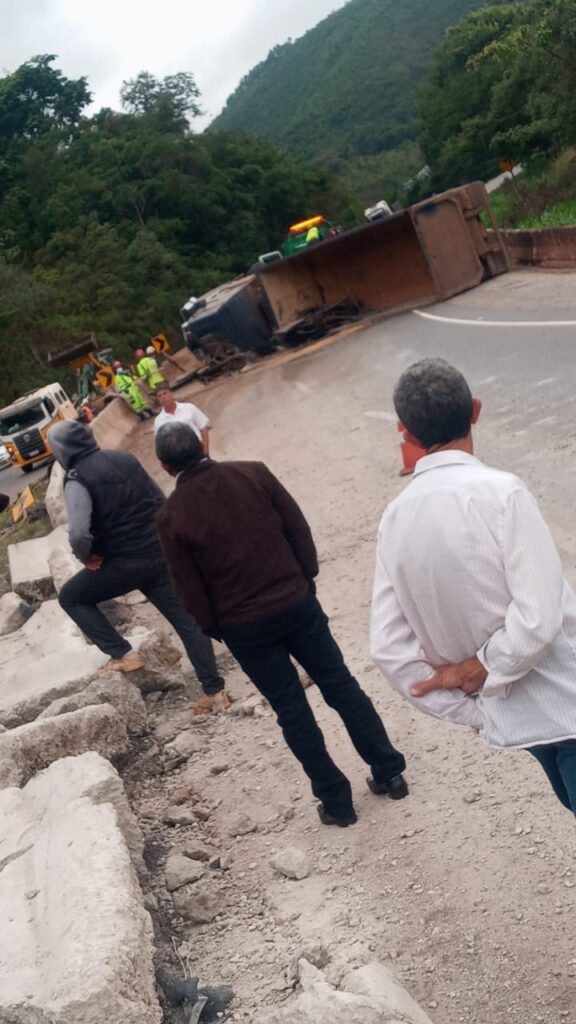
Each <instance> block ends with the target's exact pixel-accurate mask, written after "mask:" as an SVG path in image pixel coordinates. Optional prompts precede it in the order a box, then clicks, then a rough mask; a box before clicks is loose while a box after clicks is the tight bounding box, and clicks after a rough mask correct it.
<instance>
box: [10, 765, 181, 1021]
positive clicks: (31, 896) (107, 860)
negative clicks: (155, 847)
mask: <svg viewBox="0 0 576 1024" xmlns="http://www.w3.org/2000/svg"><path fill="white" fill-rule="evenodd" d="M131 817H132V816H131V813H130V810H129V808H128V804H127V801H126V796H125V794H124V790H123V786H122V783H121V781H120V779H119V777H118V775H117V773H116V772H115V771H114V769H113V768H112V766H111V765H110V764H108V763H107V762H106V761H104V760H103V759H102V758H100V757H99V756H98V755H97V754H93V753H89V754H84V755H82V756H81V757H75V758H66V759H64V760H62V761H58V762H57V763H56V764H53V765H52V766H51V767H50V768H48V769H47V770H46V771H44V772H42V773H40V774H39V775H37V776H36V777H35V778H34V779H32V780H31V781H30V782H29V783H28V785H27V786H25V788H24V789H22V790H19V789H6V790H4V791H3V792H0V850H1V851H2V854H1V859H0V868H1V870H0V905H1V906H2V928H1V929H0V977H1V978H2V984H1V985H0V1021H3V1022H6V1024H8V1022H9V1024H160V1022H161V1020H162V1014H161V1011H160V1007H159V1005H158V1001H157V998H156V992H155V985H154V973H153V962H152V927H151V922H150V917H149V915H148V913H147V912H146V911H145V909H144V906H143V902H142V894H141V891H140V888H139V885H138V881H137V877H136V873H135V870H134V866H133V864H132V862H131V858H130V853H129V849H128V846H129V843H130V842H132V841H133V833H134V829H135V828H136V826H135V823H134V822H133V819H132V826H131V827H130V824H129V822H130V819H131ZM127 828H128V832H129V835H128V836H127V835H126V829H127Z"/></svg>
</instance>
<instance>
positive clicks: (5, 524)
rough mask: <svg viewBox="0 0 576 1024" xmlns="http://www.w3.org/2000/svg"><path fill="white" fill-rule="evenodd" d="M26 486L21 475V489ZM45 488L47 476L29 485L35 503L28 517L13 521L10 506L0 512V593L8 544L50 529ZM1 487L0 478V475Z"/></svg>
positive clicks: (27, 538)
mask: <svg viewBox="0 0 576 1024" xmlns="http://www.w3.org/2000/svg"><path fill="white" fill-rule="evenodd" d="M26 486H27V482H26V478H25V477H24V475H23V476H22V487H21V490H24V488H25V487H26ZM47 488H48V478H47V477H46V478H43V479H41V480H38V481H37V482H36V483H34V484H32V485H31V488H30V490H31V491H32V494H33V495H34V497H35V498H36V502H37V505H36V506H34V509H33V510H32V511H33V512H34V515H33V516H31V518H30V519H23V520H20V522H18V523H15V522H14V520H13V519H12V510H11V509H10V508H8V509H6V511H5V512H2V513H1V514H0V594H1V593H2V592H3V586H2V577H3V576H5V574H6V573H7V572H8V545H9V544H17V543H18V542H19V541H21V540H31V539H32V538H33V537H45V536H46V534H48V533H50V532H51V530H52V524H51V523H50V520H49V518H48V515H47V514H46V513H45V512H44V500H45V498H46V490H47ZM1 489H2V479H1V477H0V490H1Z"/></svg>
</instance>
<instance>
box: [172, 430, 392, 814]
mask: <svg viewBox="0 0 576 1024" xmlns="http://www.w3.org/2000/svg"><path fill="white" fill-rule="evenodd" d="M156 454H157V456H158V458H159V459H160V461H161V463H162V465H163V466H164V468H165V469H166V470H167V471H168V472H169V473H170V474H171V475H172V476H176V477H177V482H176V490H175V491H174V493H173V494H172V495H171V497H170V498H168V501H167V502H166V504H165V505H164V507H163V508H162V510H161V511H160V512H159V514H158V516H157V520H156V522H157V528H158V534H159V537H160V543H161V545H162V548H163V551H164V554H165V556H166V560H167V562H168V567H169V570H170V575H171V577H172V582H173V585H174V589H175V591H176V594H177V595H178V598H179V600H180V601H181V603H182V605H183V606H184V608H186V610H187V611H188V612H190V613H191V614H192V615H193V616H194V618H195V619H196V621H197V622H198V623H199V625H200V627H201V629H203V630H204V632H205V633H208V634H209V635H210V636H213V637H216V638H218V639H222V640H223V641H224V643H225V644H226V645H227V646H228V648H229V649H230V651H231V652H232V654H233V655H234V657H235V658H236V659H237V661H238V662H239V663H240V665H241V666H242V668H243V669H244V671H245V672H246V674H247V675H248V676H249V677H250V679H251V680H252V682H253V683H254V684H255V686H256V687H257V688H258V689H259V690H260V693H262V694H263V695H264V697H266V699H267V700H268V701H269V702H270V704H271V705H272V707H273V708H274V711H275V712H276V715H277V718H278V723H279V725H280V726H281V728H282V731H283V733H284V738H285V740H286V742H287V744H288V746H289V747H290V749H291V750H292V753H293V754H294V755H295V756H296V757H297V758H298V760H299V761H300V763H301V764H302V767H303V768H304V771H305V772H306V774H307V775H308V777H309V779H310V781H311V783H312V791H313V793H314V795H315V796H316V797H318V799H319V800H320V801H321V803H320V805H319V807H318V813H319V815H320V819H321V821H322V822H323V823H324V824H325V825H340V826H342V827H344V826H346V825H353V824H354V822H355V821H356V814H355V811H354V805H353V803H352V791H351V788H350V783H349V781H348V779H347V778H346V776H345V775H344V774H343V773H342V772H341V771H340V769H339V768H337V767H336V765H335V764H334V762H333V761H332V759H331V758H330V756H329V754H328V752H327V750H326V746H325V743H324V737H323V735H322V733H321V731H320V729H319V727H318V725H317V723H316V720H315V718H314V715H313V714H312V711H311V709H310V705H309V704H308V701H307V699H306V694H305V692H304V690H303V688H302V685H301V683H300V680H299V678H298V673H297V671H296V669H295V667H294V665H293V664H292V662H291V660H290V656H292V657H293V658H295V660H296V661H298V662H299V663H300V664H301V665H302V667H303V668H304V669H305V671H306V672H307V673H308V674H309V676H310V677H311V678H312V679H313V681H314V682H315V683H316V684H317V685H318V688H319V690H320V692H321V693H322V696H323V697H324V700H325V701H326V703H327V704H329V705H330V707H332V708H334V709H335V710H336V711H337V712H338V714H339V715H340V717H341V718H342V721H343V722H344V725H345V726H346V729H347V730H348V733H349V735H350V739H351V740H352V742H353V744H354V746H355V747H356V750H357V751H358V753H359V754H360V756H361V757H362V758H363V759H364V760H365V761H366V762H367V764H369V765H370V768H371V770H372V774H371V776H370V778H369V779H368V784H369V786H370V788H371V789H372V791H373V792H374V793H379V794H387V795H389V796H391V797H392V798H393V799H395V800H400V799H402V798H403V797H405V796H407V795H408V787H407V785H406V782H405V781H404V779H403V777H402V774H401V773H402V771H403V770H404V768H405V766H406V764H405V761H404V757H403V756H402V754H401V753H400V752H399V751H397V750H395V749H394V747H393V746H392V744H391V742H390V740H389V739H388V735H387V733H386V730H385V728H384V725H383V723H382V721H381V719H380V718H379V716H378V714H377V713H376V711H375V709H374V706H373V704H372V701H371V700H370V698H369V697H368V696H367V695H366V694H365V693H364V691H363V690H361V688H360V686H359V685H358V683H357V681H356V680H355V679H354V677H353V676H352V675H351V674H350V672H349V670H348V669H347V667H346V665H345V664H344V660H343V658H342V654H341V652H340V649H339V647H338V646H337V644H336V642H335V641H334V639H333V637H332V635H331V633H330V630H329V628H328V619H327V617H326V615H325V614H324V612H323V610H322V608H321V606H320V604H319V603H318V601H317V600H316V597H315V585H314V582H313V581H314V577H315V576H317V574H318V561H317V556H316V549H315V547H314V541H313V540H312V534H311V533H310V528H309V526H308V523H307V522H306V520H305V518H304V516H303V514H302V512H301V511H300V509H299V507H298V505H297V504H296V502H295V501H294V499H293V498H292V497H291V496H290V494H289V493H288V491H286V490H285V488H284V487H283V486H282V484H281V483H280V482H279V481H278V480H277V479H276V477H274V476H273V475H272V473H271V472H270V470H268V469H267V468H266V466H264V465H263V464H262V463H261V462H220V463H218V462H214V461H213V460H212V459H210V458H208V457H206V456H205V455H204V453H203V451H202V447H201V444H200V441H199V440H198V438H197V436H196V434H195V433H194V431H193V430H192V429H191V428H190V427H189V426H187V425H186V424H184V423H170V424H167V425H166V426H164V427H161V428H160V430H159V431H158V434H157V436H156Z"/></svg>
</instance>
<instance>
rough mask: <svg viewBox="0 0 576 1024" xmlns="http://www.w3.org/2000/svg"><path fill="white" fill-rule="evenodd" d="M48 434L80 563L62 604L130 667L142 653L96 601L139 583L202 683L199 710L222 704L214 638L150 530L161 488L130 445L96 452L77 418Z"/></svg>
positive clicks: (120, 666)
mask: <svg viewBox="0 0 576 1024" xmlns="http://www.w3.org/2000/svg"><path fill="white" fill-rule="evenodd" d="M48 439H49V442H50V446H51V448H52V451H53V452H54V455H55V457H56V459H57V461H58V462H59V463H60V465H61V466H62V468H63V469H64V470H65V472H66V476H65V482H64V498H65V502H66V509H67V512H68V529H69V538H70V546H71V548H72V551H73V552H74V554H75V555H76V557H77V558H78V559H79V560H80V561H81V562H83V564H84V568H83V569H81V570H80V572H78V573H77V574H76V575H75V576H73V577H72V578H71V579H69V580H68V581H67V582H66V583H65V584H64V586H63V587H62V589H61V590H60V594H59V597H58V599H59V601H60V604H61V606H62V608H63V609H64V611H65V612H66V613H67V614H68V615H69V616H70V618H71V619H72V620H73V621H74V622H75V623H76V625H77V626H79V628H80V629H81V630H82V632H83V633H84V634H85V635H86V636H87V637H88V639H89V640H91V641H92V643H94V644H95V645H96V647H99V648H100V650H101V651H104V653H105V654H108V655H110V658H111V661H110V662H109V663H108V664H107V666H106V668H107V669H110V670H113V671H118V672H134V671H136V670H137V669H140V668H143V667H144V659H143V657H142V655H141V654H140V652H139V651H135V650H133V649H132V648H131V646H130V644H129V643H128V641H127V640H126V639H125V638H124V637H123V636H121V635H120V634H119V633H118V632H117V630H115V629H114V627H113V626H112V625H111V623H110V622H109V621H108V619H107V618H106V616H105V615H104V613H103V612H102V611H101V610H100V608H99V607H98V605H99V604H100V602H102V601H108V600H110V599H111V598H114V597H119V596H120V595H122V594H127V593H129V592H130V591H131V590H140V591H141V592H142V593H143V594H144V596H145V597H146V598H147V599H148V600H149V601H150V603H151V604H153V605H154V606H155V608H157V609H158V611H159V612H160V613H161V615H163V616H164V618H165V619H167V620H168V622H169V623H170V625H171V626H172V627H173V628H174V629H175V630H176V632H177V634H178V636H179V637H180V639H181V640H182V642H183V644H184V647H185V649H186V653H187V655H188V657H189V659H190V661H191V663H192V665H193V667H194V669H195V672H196V675H197V676H198V679H199V681H200V684H201V686H202V689H203V690H204V696H203V697H202V699H201V700H200V701H199V702H198V704H197V705H196V706H195V710H196V711H197V713H205V712H208V711H212V710H216V709H218V708H222V709H224V710H225V709H226V708H227V707H229V701H228V697H227V696H226V693H225V691H224V680H223V679H222V677H221V676H220V675H219V674H218V669H217V667H216V661H215V658H214V651H213V648H212V643H211V641H210V639H209V638H208V637H207V636H205V635H204V634H203V633H202V631H201V630H200V628H199V627H198V625H197V624H196V622H195V621H194V619H193V618H192V617H191V616H190V615H189V614H188V613H187V612H185V611H184V609H183V608H182V606H181V605H180V604H179V602H178V600H177V598H176V596H175V595H174V592H173V590H172V586H171V583H170V579H169V576H168V571H167V568H166V564H165V561H164V558H163V555H162V550H161V548H160V544H159V541H158V538H157V535H156V526H155V517H156V513H157V512H158V511H159V509H160V508H161V507H162V505H163V503H164V500H165V499H164V494H163V493H162V491H161V490H160V488H159V487H158V485H157V484H156V483H155V482H154V480H153V479H152V477H150V476H149V475H148V473H147V472H146V471H145V470H144V469H143V467H142V466H141V465H140V463H139V462H138V459H136V458H135V457H134V456H133V455H131V454H130V453H129V452H123V451H102V450H101V449H100V448H99V447H98V445H97V443H96V441H95V439H94V436H93V434H92V431H91V430H89V429H88V427H85V426H84V425H83V424H82V423H77V422H74V421H71V420H68V421H67V422H65V423H58V424H56V426H54V427H52V429H51V430H50V431H49V434H48Z"/></svg>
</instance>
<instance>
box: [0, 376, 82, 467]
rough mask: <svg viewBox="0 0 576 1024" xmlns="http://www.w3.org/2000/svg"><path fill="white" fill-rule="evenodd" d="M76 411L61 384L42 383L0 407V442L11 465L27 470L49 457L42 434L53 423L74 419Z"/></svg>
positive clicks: (50, 456)
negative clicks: (33, 389) (4, 447)
mask: <svg viewBox="0 0 576 1024" xmlns="http://www.w3.org/2000/svg"><path fill="white" fill-rule="evenodd" d="M77 417H78V414H77V411H76V409H75V408H74V406H73V405H72V402H71V401H70V399H69V398H68V395H67V394H66V392H65V391H64V389H63V387H62V385H61V384H57V383H54V384H46V386H45V387H43V388H38V389H37V390H36V391H30V392H29V393H28V394H27V395H23V396H22V398H17V399H16V401H15V402H12V404H11V405H7V406H6V408H5V409H0V444H3V445H5V446H6V449H7V450H8V453H9V455H10V458H11V460H12V465H14V466H19V467H20V469H21V470H23V472H24V473H29V472H30V470H32V469H35V468H36V467H37V466H39V465H40V464H41V463H42V462H45V461H46V460H47V459H51V458H52V451H51V449H50V445H49V444H48V441H47V439H46V435H47V433H48V431H49V429H50V427H51V426H53V424H54V423H59V422H60V421H61V420H72V419H77Z"/></svg>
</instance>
